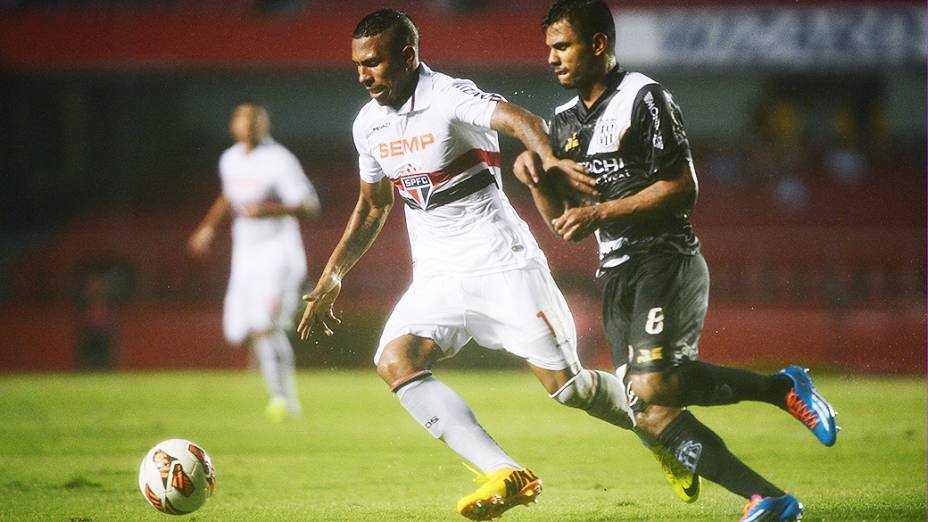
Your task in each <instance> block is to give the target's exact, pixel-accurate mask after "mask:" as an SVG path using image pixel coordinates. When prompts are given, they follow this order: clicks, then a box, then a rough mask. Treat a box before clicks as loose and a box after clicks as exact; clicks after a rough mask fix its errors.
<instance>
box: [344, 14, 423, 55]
mask: <svg viewBox="0 0 928 522" xmlns="http://www.w3.org/2000/svg"><path fill="white" fill-rule="evenodd" d="M391 27H396V36H397V39H398V43H399V44H400V45H401V46H402V47H406V46H407V45H411V46H413V47H415V48H417V49H418V48H419V27H418V26H417V25H416V23H415V22H413V21H412V18H409V15H407V14H406V13H405V12H403V11H400V10H399V9H393V8H392V7H388V8H386V9H380V10H377V11H374V12H373V13H371V14H369V15H367V16H365V17H364V18H362V19H361V21H360V22H358V26H357V27H355V28H354V32H353V33H351V38H353V39H357V38H364V37H367V36H376V35H378V34H383V33H384V32H385V31H386V30H387V29H390V28H391Z"/></svg>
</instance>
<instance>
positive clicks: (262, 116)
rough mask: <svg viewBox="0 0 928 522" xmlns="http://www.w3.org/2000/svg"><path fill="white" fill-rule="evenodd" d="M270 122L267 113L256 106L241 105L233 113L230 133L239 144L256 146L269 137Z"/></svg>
mask: <svg viewBox="0 0 928 522" xmlns="http://www.w3.org/2000/svg"><path fill="white" fill-rule="evenodd" d="M269 130H270V121H268V117H267V113H266V112H265V111H263V110H261V109H259V108H257V107H255V106H254V105H239V106H238V107H236V109H235V112H233V113H232V120H231V121H230V122H229V132H230V133H231V134H232V138H233V139H234V140H235V141H237V142H239V143H249V144H251V145H256V144H258V143H260V142H261V140H263V139H264V138H265V137H267V134H268V131H269Z"/></svg>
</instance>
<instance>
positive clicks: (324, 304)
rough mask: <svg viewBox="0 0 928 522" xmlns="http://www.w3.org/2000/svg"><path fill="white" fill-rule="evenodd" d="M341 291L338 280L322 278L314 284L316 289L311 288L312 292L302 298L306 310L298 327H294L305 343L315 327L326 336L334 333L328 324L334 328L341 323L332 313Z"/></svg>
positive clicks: (340, 284) (335, 278) (329, 277)
mask: <svg viewBox="0 0 928 522" xmlns="http://www.w3.org/2000/svg"><path fill="white" fill-rule="evenodd" d="M341 290H342V282H341V280H340V279H338V278H337V277H333V276H324V277H323V278H322V279H321V280H320V281H319V283H317V284H316V288H313V291H312V292H310V293H308V294H306V295H304V296H303V300H304V301H306V309H305V310H303V318H302V319H301V320H300V324H299V326H297V327H296V331H297V332H298V333H299V334H300V339H302V340H304V341H305V340H306V338H307V337H309V334H310V333H312V331H313V329H314V328H316V327H321V328H322V332H323V333H324V334H326V335H332V334H334V333H335V332H333V331H332V328H330V327H329V324H328V323H331V324H332V325H333V326H334V325H336V324H341V322H342V320H341V319H339V318H338V317H336V316H335V312H333V311H332V305H333V304H334V303H335V299H336V298H338V294H339V292H341Z"/></svg>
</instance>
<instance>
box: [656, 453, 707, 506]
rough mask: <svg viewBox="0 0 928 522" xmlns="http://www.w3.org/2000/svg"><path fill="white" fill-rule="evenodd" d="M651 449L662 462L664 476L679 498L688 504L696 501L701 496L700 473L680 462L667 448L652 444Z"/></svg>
mask: <svg viewBox="0 0 928 522" xmlns="http://www.w3.org/2000/svg"><path fill="white" fill-rule="evenodd" d="M650 449H651V452H652V453H654V458H656V459H657V461H658V462H660V463H661V469H663V470H664V477H666V478H667V482H669V483H670V487H671V488H672V489H673V492H674V494H676V495H677V498H679V499H680V500H682V501H683V502H686V503H687V504H689V503H691V502H696V499H697V498H699V483H700V479H699V475H697V474H695V473H693V472H692V471H690V470H688V469H686V468H684V467H683V464H680V461H679V460H677V458H676V457H674V456H673V454H671V453H670V451H668V450H667V448H665V447H663V446H652V447H651V448H650Z"/></svg>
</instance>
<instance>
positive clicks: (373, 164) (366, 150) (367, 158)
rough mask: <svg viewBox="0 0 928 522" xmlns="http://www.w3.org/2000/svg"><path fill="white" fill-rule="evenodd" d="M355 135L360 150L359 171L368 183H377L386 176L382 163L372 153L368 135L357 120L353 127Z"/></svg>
mask: <svg viewBox="0 0 928 522" xmlns="http://www.w3.org/2000/svg"><path fill="white" fill-rule="evenodd" d="M352 134H353V135H354V146H355V148H356V149H357V150H358V173H359V175H360V176H361V179H362V180H364V181H365V182H367V183H377V182H378V181H380V180H381V179H383V177H384V176H385V174H384V172H383V169H382V168H380V163H378V162H377V160H376V159H374V156H373V155H372V154H371V149H370V146H369V145H368V143H367V136H366V135H365V133H364V129H363V127H362V126H361V125H360V124H359V123H358V120H355V122H354V127H353V128H352Z"/></svg>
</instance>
